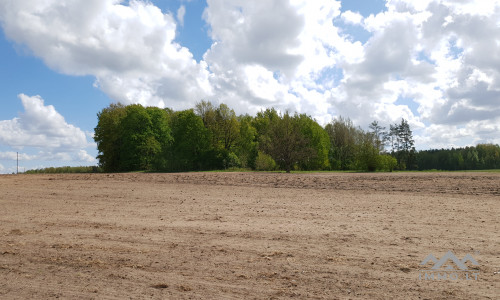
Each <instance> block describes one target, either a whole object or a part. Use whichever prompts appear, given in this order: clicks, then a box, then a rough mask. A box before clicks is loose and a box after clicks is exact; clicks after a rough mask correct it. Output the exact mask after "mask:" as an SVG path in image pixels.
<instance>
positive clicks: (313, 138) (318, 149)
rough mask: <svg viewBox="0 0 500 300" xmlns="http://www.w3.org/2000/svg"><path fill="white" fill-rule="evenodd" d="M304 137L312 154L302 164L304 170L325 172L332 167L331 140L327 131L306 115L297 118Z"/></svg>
mask: <svg viewBox="0 0 500 300" xmlns="http://www.w3.org/2000/svg"><path fill="white" fill-rule="evenodd" d="M296 118H297V122H298V126H299V128H300V131H301V133H302V135H303V136H304V137H305V138H306V140H307V141H308V147H309V148H310V149H311V154H310V155H306V156H305V157H304V159H303V160H302V161H301V162H300V168H301V169H303V170H325V169H328V168H329V167H330V162H329V160H328V151H329V148H330V138H329V137H328V134H327V133H326V131H325V130H324V129H323V127H321V126H320V125H319V124H318V123H317V122H316V121H315V120H314V119H312V118H311V117H310V116H307V115H305V114H301V115H298V116H296Z"/></svg>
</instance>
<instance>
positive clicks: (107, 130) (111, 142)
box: [94, 103, 126, 172]
mask: <svg viewBox="0 0 500 300" xmlns="http://www.w3.org/2000/svg"><path fill="white" fill-rule="evenodd" d="M125 115H126V109H125V106H124V105H122V104H120V103H118V104H111V105H110V106H109V107H107V108H104V109H103V110H102V111H101V112H99V113H98V114H97V119H98V122H97V126H96V127H95V129H94V141H95V142H96V143H97V150H98V151H99V154H98V155H97V158H98V159H99V166H100V167H101V168H102V169H103V170H104V171H105V172H116V171H118V170H119V165H120V161H121V157H120V154H121V144H122V139H121V135H120V132H121V121H122V119H123V118H124V117H125Z"/></svg>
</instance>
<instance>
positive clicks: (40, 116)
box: [0, 94, 88, 149]
mask: <svg viewBox="0 0 500 300" xmlns="http://www.w3.org/2000/svg"><path fill="white" fill-rule="evenodd" d="M19 98H20V99H21V102H22V104H23V107H24V113H21V114H20V115H19V117H17V118H14V119H12V120H4V121H0V144H3V145H7V146H11V147H41V148H48V149H56V148H60V149H80V148H84V147H87V145H88V144H87V139H86V136H85V133H84V132H83V131H82V130H81V129H79V128H77V127H75V126H73V125H71V124H68V123H66V121H65V120H64V117H63V116H61V115H60V114H59V113H58V112H57V111H56V110H55V108H54V107H53V106H52V105H48V106H45V105H44V101H43V99H42V98H41V97H40V96H33V97H29V96H26V95H24V94H20V95H19Z"/></svg>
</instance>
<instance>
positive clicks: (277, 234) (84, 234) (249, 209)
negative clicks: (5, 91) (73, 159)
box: [0, 173, 500, 299]
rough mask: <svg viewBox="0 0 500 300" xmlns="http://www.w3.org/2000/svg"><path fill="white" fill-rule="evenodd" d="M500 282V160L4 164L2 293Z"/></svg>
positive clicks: (456, 286) (326, 291)
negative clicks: (49, 167)
mask: <svg viewBox="0 0 500 300" xmlns="http://www.w3.org/2000/svg"><path fill="white" fill-rule="evenodd" d="M448 251H451V252H452V253H453V254H454V255H455V256H456V257H457V259H458V261H457V260H455V261H454V260H453V259H450V260H449V261H446V262H445V263H439V260H440V259H441V258H443V257H445V254H447V252H448ZM429 254H432V255H433V256H434V257H435V258H436V260H435V261H434V262H432V261H430V262H428V263H427V264H426V265H420V263H421V262H422V261H423V260H424V259H425V258H426V257H428V255H429ZM467 254H469V255H470V257H473V258H474V259H475V260H476V261H477V265H475V264H474V263H473V262H472V261H471V260H469V261H464V265H465V266H466V269H463V268H462V269H460V267H459V265H460V260H462V259H464V258H465V256H466V255H467ZM436 266H437V267H439V268H437V269H435V270H433V269H431V268H432V267H436ZM425 270H427V271H425ZM431 273H432V274H431ZM431 275H435V277H434V279H432V278H431ZM438 275H439V278H438ZM426 276H427V277H426ZM443 276H446V278H444V277H443ZM454 276H457V278H455V277H454ZM467 279H469V280H467ZM499 295H500V174H499V173H391V174H380V173H377V174H343V173H342V174H340V173H318V174H272V173H187V174H184V173H180V174H140V173H131V174H91V175H89V174H83V175H73V174H71V175H2V176H0V298H1V299H46V298H64V299H129V298H132V299H141V298H144V299H150V298H153V299H235V298H237V299H238V298H239V299H289V298H297V299H498V296H499Z"/></svg>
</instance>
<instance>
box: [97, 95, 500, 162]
mask: <svg viewBox="0 0 500 300" xmlns="http://www.w3.org/2000/svg"><path fill="white" fill-rule="evenodd" d="M97 117H98V122H97V126H96V128H95V134H94V140H95V141H96V143H97V149H98V151H99V154H98V156H97V158H98V159H99V166H100V167H101V168H102V170H103V171H105V172H127V171H140V170H146V171H171V172H176V171H198V170H216V169H227V168H246V169H254V170H263V171H264V170H268V171H273V170H276V169H281V170H284V171H286V172H291V171H293V170H359V171H376V170H381V171H392V170H423V169H442V170H459V169H489V168H500V148H499V146H498V145H490V144H481V145H477V146H476V147H466V148H460V149H448V150H445V149H442V150H428V151H420V152H418V151H416V150H415V141H414V139H413V133H412V130H411V128H410V124H409V123H408V121H407V120H405V119H402V120H401V122H400V123H396V124H390V126H389V130H387V131H386V127H383V126H381V125H380V124H379V123H378V122H377V121H374V122H372V123H371V124H370V126H369V130H367V131H365V130H363V129H362V128H360V127H359V126H355V125H354V123H353V122H352V121H351V120H350V119H349V118H344V117H341V116H339V117H338V118H336V119H333V120H332V121H331V122H330V123H328V124H326V126H324V127H323V126H321V125H320V124H318V122H317V121H316V120H314V119H313V118H312V117H311V116H308V115H306V114H297V113H294V114H290V113H289V112H284V113H279V112H278V111H276V110H275V109H274V108H268V109H266V110H262V111H260V112H258V113H257V114H256V115H255V116H250V115H241V116H237V115H236V114H235V112H234V110H232V109H231V108H229V107H228V106H227V105H225V104H220V105H218V106H214V105H213V104H212V103H211V102H209V101H201V102H199V103H197V104H196V106H195V107H194V108H193V109H189V110H183V111H173V110H171V109H160V108H157V107H143V106H142V105H139V104H134V105H127V106H124V105H122V104H111V105H110V106H109V107H106V108H104V109H103V110H102V111H100V112H99V113H98V114H97Z"/></svg>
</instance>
